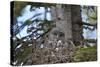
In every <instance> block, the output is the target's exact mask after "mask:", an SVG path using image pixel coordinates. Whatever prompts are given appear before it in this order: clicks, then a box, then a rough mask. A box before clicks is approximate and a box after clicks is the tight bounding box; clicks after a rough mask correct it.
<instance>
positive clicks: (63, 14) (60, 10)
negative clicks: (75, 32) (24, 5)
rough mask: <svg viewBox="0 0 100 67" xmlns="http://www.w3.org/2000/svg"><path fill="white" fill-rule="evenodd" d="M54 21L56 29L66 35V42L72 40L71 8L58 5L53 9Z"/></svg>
mask: <svg viewBox="0 0 100 67" xmlns="http://www.w3.org/2000/svg"><path fill="white" fill-rule="evenodd" d="M51 14H52V19H53V21H54V22H55V24H56V28H58V29H59V31H61V32H63V33H64V34H65V41H67V40H68V39H71V38H72V23H71V6H70V5H67V6H66V7H63V5H56V7H52V8H51Z"/></svg>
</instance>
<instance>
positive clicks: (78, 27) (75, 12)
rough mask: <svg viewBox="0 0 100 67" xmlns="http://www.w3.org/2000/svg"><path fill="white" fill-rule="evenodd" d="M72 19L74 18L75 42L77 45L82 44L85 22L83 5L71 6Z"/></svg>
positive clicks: (73, 34)
mask: <svg viewBox="0 0 100 67" xmlns="http://www.w3.org/2000/svg"><path fill="white" fill-rule="evenodd" d="M71 20H72V36H73V42H74V43H75V44H76V45H80V44H82V40H83V36H82V34H83V24H82V18H81V7H80V6H79V5H72V6H71Z"/></svg>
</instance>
